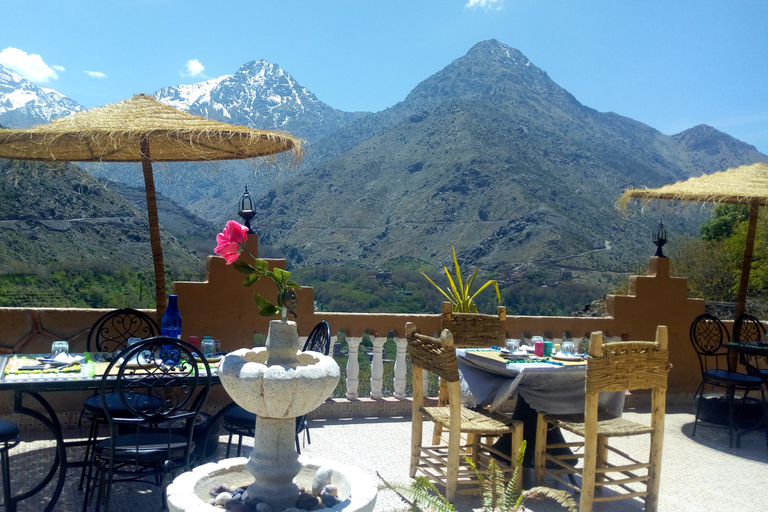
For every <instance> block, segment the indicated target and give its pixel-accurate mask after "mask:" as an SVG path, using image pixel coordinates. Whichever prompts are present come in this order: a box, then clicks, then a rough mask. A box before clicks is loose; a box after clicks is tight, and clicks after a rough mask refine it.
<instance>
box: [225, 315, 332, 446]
mask: <svg viewBox="0 0 768 512" xmlns="http://www.w3.org/2000/svg"><path fill="white" fill-rule="evenodd" d="M330 349H331V326H330V325H329V324H328V322H326V321H325V320H323V321H321V322H319V323H318V324H317V325H316V326H315V327H314V329H312V332H311V333H309V336H308V337H307V341H306V342H305V343H304V349H303V350H304V351H307V350H313V351H315V352H320V353H321V354H323V355H326V356H327V355H328V352H329V351H330ZM220 414H221V418H222V420H223V421H222V427H224V430H226V431H227V432H229V439H228V440H227V453H226V456H227V457H229V451H230V448H231V446H232V436H237V456H238V457H239V456H240V450H241V449H242V447H243V437H254V436H255V435H256V432H255V429H256V414H255V413H252V412H250V411H246V410H245V409H243V408H242V407H240V406H239V405H237V404H236V403H234V402H232V403H230V404H228V405H226V406H225V407H224V409H222V411H221V412H220ZM302 433H304V441H305V443H311V442H312V441H311V439H310V437H309V422H308V421H307V416H306V415H304V416H299V417H298V418H296V451H297V452H298V453H301V446H300V443H299V437H300V434H302Z"/></svg>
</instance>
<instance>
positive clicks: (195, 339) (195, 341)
mask: <svg viewBox="0 0 768 512" xmlns="http://www.w3.org/2000/svg"><path fill="white" fill-rule="evenodd" d="M189 344H190V345H192V346H193V347H195V348H197V349H199V348H200V336H190V337H189Z"/></svg>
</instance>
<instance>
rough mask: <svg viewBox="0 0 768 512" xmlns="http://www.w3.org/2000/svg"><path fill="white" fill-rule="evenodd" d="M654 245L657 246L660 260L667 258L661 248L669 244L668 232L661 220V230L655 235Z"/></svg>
mask: <svg viewBox="0 0 768 512" xmlns="http://www.w3.org/2000/svg"><path fill="white" fill-rule="evenodd" d="M653 243H654V244H655V245H656V247H657V249H656V254H655V256H658V257H659V258H666V256H664V253H662V252H661V248H662V247H663V246H664V244H666V243H667V230H666V229H664V223H663V222H662V221H661V220H659V228H658V229H657V230H656V232H655V233H654V234H653Z"/></svg>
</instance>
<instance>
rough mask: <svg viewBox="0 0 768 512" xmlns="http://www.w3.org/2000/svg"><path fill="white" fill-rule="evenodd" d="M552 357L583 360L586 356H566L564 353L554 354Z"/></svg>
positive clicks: (560, 359)
mask: <svg viewBox="0 0 768 512" xmlns="http://www.w3.org/2000/svg"><path fill="white" fill-rule="evenodd" d="M550 359H554V360H555V361H582V360H584V358H583V357H582V356H579V355H575V356H566V355H563V354H552V356H551V357H550Z"/></svg>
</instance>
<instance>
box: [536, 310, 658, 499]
mask: <svg viewBox="0 0 768 512" xmlns="http://www.w3.org/2000/svg"><path fill="white" fill-rule="evenodd" d="M589 356H590V357H589V358H588V359H587V370H586V372H587V375H586V399H585V404H584V414H583V415H580V414H568V415H548V414H546V413H539V419H538V433H537V436H536V483H537V485H542V484H543V480H544V476H545V475H549V476H551V477H552V478H554V479H555V480H557V481H558V482H560V483H562V484H564V485H566V486H568V487H572V488H574V489H575V490H576V491H579V492H580V493H581V503H580V505H579V510H580V512H589V511H590V510H592V504H593V502H596V501H597V502H601V501H613V500H620V499H628V498H636V497H644V498H645V510H647V511H655V510H657V508H658V499H659V478H660V474H661V450H662V443H663V439H664V411H665V401H666V394H667V374H668V373H669V369H670V368H671V365H670V364H669V362H668V356H669V352H668V350H667V328H666V326H663V325H660V326H658V327H657V329H656V341H655V342H646V341H627V342H624V341H622V342H616V343H606V344H603V333H601V332H594V333H592V336H591V340H590V345H589ZM649 388H650V389H651V390H652V411H653V414H652V416H651V424H650V425H643V424H639V423H635V422H632V421H629V420H626V419H624V418H621V417H613V416H611V415H609V414H608V413H607V412H606V411H598V396H599V394H600V392H602V391H626V390H633V389H649ZM553 426H557V427H560V428H562V429H564V430H567V431H569V432H571V433H573V434H576V435H577V436H580V437H583V438H584V439H583V440H579V441H577V442H570V443H562V444H557V445H547V442H546V437H547V436H546V432H547V429H548V428H551V427H553ZM646 434H648V435H649V436H650V451H649V457H648V461H647V462H641V461H638V460H636V459H634V458H633V457H631V456H629V455H628V454H626V453H624V452H622V451H620V450H618V449H616V448H614V447H611V446H608V439H609V438H612V437H623V436H636V435H646ZM582 446H583V448H584V451H583V454H578V455H567V456H563V455H554V454H552V453H550V452H549V450H550V449H552V448H562V447H569V448H572V447H582ZM609 451H610V452H612V453H613V454H615V455H613V456H612V457H611V461H610V462H609V460H608V453H609ZM574 457H577V458H582V459H583V460H582V464H581V466H580V467H575V465H574V464H572V463H571V462H573V461H572V460H566V459H573V458H574ZM547 462H550V463H551V464H549V466H554V467H548V464H547ZM617 462H619V464H617ZM566 474H577V475H580V476H581V487H580V488H579V487H576V486H574V485H573V484H572V483H570V482H569V481H568V480H566V479H565V478H563V475H566ZM609 486H610V487H611V489H612V490H615V491H617V492H616V493H615V494H607V493H606V494H604V495H601V496H599V497H595V487H598V488H600V489H603V488H606V487H609Z"/></svg>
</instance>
